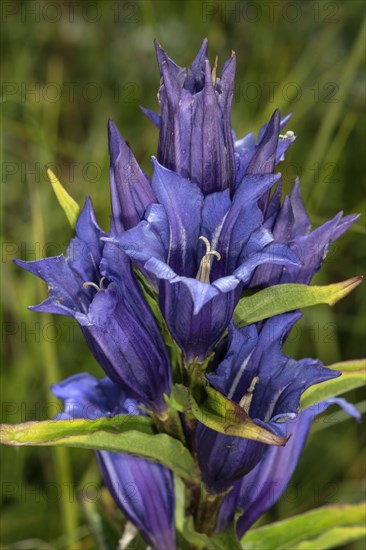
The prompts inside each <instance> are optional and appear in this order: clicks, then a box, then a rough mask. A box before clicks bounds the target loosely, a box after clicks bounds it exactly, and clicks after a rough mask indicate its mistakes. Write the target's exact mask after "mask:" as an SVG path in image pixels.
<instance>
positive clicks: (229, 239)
mask: <svg viewBox="0 0 366 550" xmlns="http://www.w3.org/2000/svg"><path fill="white" fill-rule="evenodd" d="M279 177H280V176H279V175H275V174H260V175H247V176H245V177H244V178H243V180H242V183H241V184H240V186H239V187H238V188H237V189H236V191H235V192H234V195H233V197H232V198H230V192H229V189H227V190H225V191H221V192H217V193H213V194H210V195H207V196H206V197H204V196H203V194H202V192H201V190H200V189H199V187H198V186H197V185H196V184H195V183H193V182H192V181H190V180H188V179H184V178H183V177H181V176H179V175H178V174H176V173H175V172H172V171H171V170H168V169H167V168H164V167H162V166H161V165H160V164H159V163H158V161H156V160H155V161H154V174H153V178H152V189H153V192H154V194H155V196H156V198H157V201H158V202H157V203H154V204H151V205H150V206H149V207H148V208H147V210H146V213H145V219H144V220H143V221H141V222H140V223H139V224H138V225H137V226H136V227H134V228H132V229H130V230H128V231H125V232H123V233H121V234H120V235H118V236H116V237H112V238H111V239H109V240H111V241H112V242H113V243H115V244H116V245H117V246H118V247H120V248H122V249H123V250H124V251H125V252H126V253H127V254H128V255H129V256H130V258H131V259H133V260H134V261H135V262H136V264H137V265H138V267H139V268H141V269H143V270H144V272H147V273H149V274H150V276H151V277H152V281H153V283H155V286H156V289H157V290H158V291H159V303H160V308H161V311H162V313H163V315H164V317H165V320H166V322H167V325H168V328H169V330H170V332H171V333H172V335H173V336H174V338H175V340H176V341H177V342H178V344H179V345H180V347H181V348H182V350H183V351H184V354H185V358H186V360H187V361H188V362H189V361H192V360H194V359H198V360H199V361H203V360H204V359H205V358H206V357H207V355H208V353H209V352H210V351H211V349H212V347H213V346H214V344H215V343H216V342H217V340H218V338H219V337H220V336H221V335H222V333H223V332H224V330H225V329H226V328H227V326H228V324H229V322H230V320H231V317H232V313H233V310H234V308H235V306H236V303H237V301H238V299H239V297H240V294H241V291H242V289H243V285H244V284H245V283H247V282H248V281H249V280H250V277H251V275H252V273H253V271H254V269H255V268H256V267H257V266H258V265H261V264H263V263H268V262H269V263H275V264H276V263H278V264H281V265H287V264H299V260H298V259H297V256H296V254H294V253H293V252H292V251H290V250H289V248H288V247H287V246H286V245H282V244H278V243H276V242H274V239H273V237H272V235H271V233H270V232H269V231H268V230H266V229H265V228H264V227H263V225H262V221H263V216H262V213H261V211H260V209H259V207H258V205H257V202H258V200H259V198H260V197H261V196H262V195H263V193H265V192H266V191H267V190H268V189H270V188H271V186H272V185H273V184H274V183H275V182H276V181H277V180H278V179H279Z"/></svg>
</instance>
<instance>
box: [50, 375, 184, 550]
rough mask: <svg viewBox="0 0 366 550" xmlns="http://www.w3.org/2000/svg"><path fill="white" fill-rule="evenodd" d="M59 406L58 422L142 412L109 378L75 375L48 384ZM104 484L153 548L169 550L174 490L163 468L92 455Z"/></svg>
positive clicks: (172, 544) (117, 456)
mask: <svg viewBox="0 0 366 550" xmlns="http://www.w3.org/2000/svg"><path fill="white" fill-rule="evenodd" d="M52 391H53V393H54V395H55V396H56V397H58V398H59V399H61V400H62V401H63V402H64V412H63V413H61V414H59V415H58V416H57V418H58V419H60V420H61V419H74V418H87V419H94V418H100V417H102V416H109V417H111V416H112V417H113V416H115V415H117V414H135V415H141V414H143V413H142V412H141V410H140V408H139V407H138V403H137V402H136V401H135V400H134V399H131V398H129V397H127V395H126V394H125V393H124V392H122V391H121V389H120V388H119V387H118V386H116V385H115V384H113V382H112V381H111V380H109V379H108V378H104V379H102V380H97V379H96V378H94V377H93V376H91V375H90V374H87V373H80V374H76V375H74V376H71V377H70V378H68V379H66V380H63V381H62V382H60V383H59V384H54V385H53V386H52ZM96 456H97V460H98V464H99V467H100V471H101V473H102V476H103V479H104V482H105V484H106V486H107V487H108V489H109V491H110V493H111V495H112V497H113V498H114V500H115V502H116V504H117V505H118V506H119V507H120V508H121V510H123V513H124V514H125V515H126V517H127V518H128V519H129V520H130V521H131V522H132V523H133V524H134V525H135V526H136V527H137V528H138V529H139V531H140V532H141V534H142V535H143V536H144V538H145V539H146V541H147V542H148V543H149V544H150V545H151V546H152V548H154V550H174V548H175V529H174V505H175V503H174V487H173V475H172V472H171V471H170V470H168V468H165V467H164V466H161V465H160V464H157V463H155V462H152V461H148V460H144V459H142V458H137V457H132V456H129V455H125V454H121V453H114V452H109V451H96Z"/></svg>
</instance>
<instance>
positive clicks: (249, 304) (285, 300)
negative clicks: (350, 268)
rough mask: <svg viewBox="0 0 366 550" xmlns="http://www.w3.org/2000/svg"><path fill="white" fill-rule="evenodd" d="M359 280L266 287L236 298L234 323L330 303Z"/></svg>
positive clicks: (353, 278) (240, 325)
mask: <svg viewBox="0 0 366 550" xmlns="http://www.w3.org/2000/svg"><path fill="white" fill-rule="evenodd" d="M361 282H362V277H352V279H347V280H346V281H342V282H340V283H335V284H332V285H326V286H308V285H302V284H292V283H289V284H284V285H275V286H272V287H269V288H265V289H264V290H261V291H259V292H257V293H256V294H253V296H247V297H244V298H242V299H241V300H240V301H239V303H238V305H237V306H236V308H235V311H234V322H235V324H236V325H237V326H238V327H242V326H244V325H249V324H250V323H256V322H257V321H262V320H263V319H267V318H268V317H273V315H278V314H280V313H285V312H286V311H293V310H295V309H301V308H303V307H309V306H315V305H317V304H328V305H330V306H333V305H334V304H336V303H337V302H338V300H340V299H341V298H344V297H345V296H347V294H349V293H350V292H351V291H352V290H353V289H354V288H356V287H357V286H358V285H359V284H360V283H361Z"/></svg>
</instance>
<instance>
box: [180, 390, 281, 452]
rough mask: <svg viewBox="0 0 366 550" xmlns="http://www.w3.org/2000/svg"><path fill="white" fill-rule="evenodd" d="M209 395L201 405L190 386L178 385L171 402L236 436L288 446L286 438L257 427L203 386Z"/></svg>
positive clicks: (235, 406) (225, 399) (217, 430)
mask: <svg viewBox="0 0 366 550" xmlns="http://www.w3.org/2000/svg"><path fill="white" fill-rule="evenodd" d="M204 391H205V393H206V398H205V399H204V401H203V402H202V403H200V404H198V403H197V401H196V400H195V399H194V397H193V396H192V395H191V394H190V393H189V390H188V388H186V387H185V386H182V385H181V384H176V385H175V386H174V388H173V391H172V393H171V395H170V404H171V405H172V406H174V407H175V408H176V409H177V410H179V411H181V412H182V411H190V412H191V413H192V415H193V416H194V417H195V418H196V419H197V420H199V421H200V422H201V423H202V424H204V425H205V426H207V427H208V428H211V429H212V430H215V431H216V432H220V433H223V434H226V435H235V436H237V437H244V438H245V439H252V440H254V441H260V442H261V443H266V444H267V445H276V446H280V445H285V444H286V442H287V439H288V438H286V437H280V436H278V435H275V434H273V433H271V432H270V431H268V430H266V429H265V428H262V427H261V426H258V425H257V424H256V423H255V422H253V420H252V419H251V418H250V417H249V415H248V414H247V412H246V411H245V410H244V409H243V408H242V407H240V406H239V405H237V404H236V403H235V402H234V401H231V400H230V399H228V398H227V397H225V396H224V395H222V394H221V393H220V392H218V391H216V390H215V389H213V388H211V387H209V386H206V387H205V388H204Z"/></svg>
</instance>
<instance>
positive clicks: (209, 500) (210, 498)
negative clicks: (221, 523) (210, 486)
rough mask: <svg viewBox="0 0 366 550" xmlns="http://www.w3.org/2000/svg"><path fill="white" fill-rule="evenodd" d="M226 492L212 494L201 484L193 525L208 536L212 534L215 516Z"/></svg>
mask: <svg viewBox="0 0 366 550" xmlns="http://www.w3.org/2000/svg"><path fill="white" fill-rule="evenodd" d="M225 495H226V493H222V494H220V495H212V494H210V493H208V492H207V490H206V489H205V487H204V485H203V484H201V493H200V499H199V505H198V510H197V516H196V521H195V527H196V529H197V531H198V532H200V533H205V534H206V535H208V536H211V535H213V533H214V532H215V529H216V524H217V516H218V513H219V510H220V507H221V504H222V501H223V500H224V498H225Z"/></svg>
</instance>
